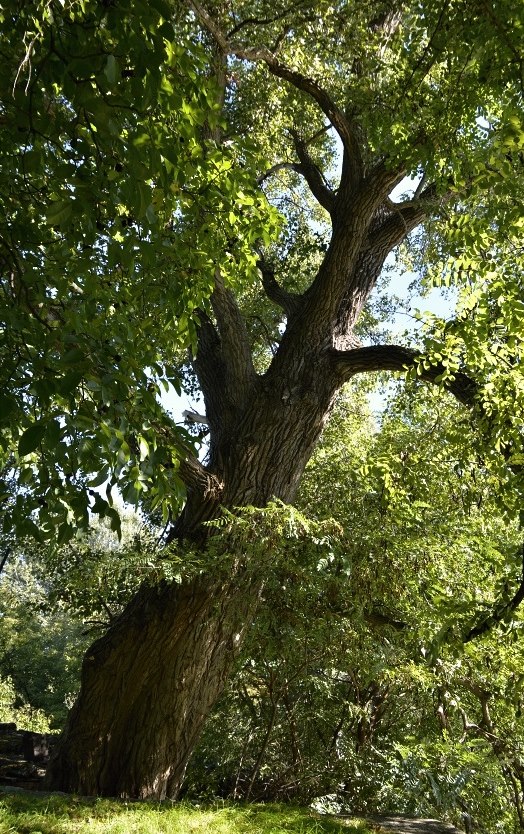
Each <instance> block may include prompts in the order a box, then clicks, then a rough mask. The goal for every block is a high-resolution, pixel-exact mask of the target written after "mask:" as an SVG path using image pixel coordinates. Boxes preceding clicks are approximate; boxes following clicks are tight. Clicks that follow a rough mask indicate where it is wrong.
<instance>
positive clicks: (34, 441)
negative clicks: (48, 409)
mask: <svg viewBox="0 0 524 834" xmlns="http://www.w3.org/2000/svg"><path fill="white" fill-rule="evenodd" d="M46 429H47V423H46V422H41V423H34V424H33V425H32V426H30V427H29V428H28V429H26V430H25V432H24V433H23V435H22V436H21V438H20V440H19V441H18V454H19V455H20V456H21V457H23V456H24V455H29V454H31V452H34V450H35V449H36V448H37V447H38V446H39V444H40V443H41V441H42V439H43V437H44V435H45V433H46Z"/></svg>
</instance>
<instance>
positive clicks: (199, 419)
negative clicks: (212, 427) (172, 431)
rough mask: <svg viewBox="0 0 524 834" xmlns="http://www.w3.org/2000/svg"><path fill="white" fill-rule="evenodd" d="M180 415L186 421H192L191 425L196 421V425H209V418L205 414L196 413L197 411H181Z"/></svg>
mask: <svg viewBox="0 0 524 834" xmlns="http://www.w3.org/2000/svg"><path fill="white" fill-rule="evenodd" d="M182 417H183V418H184V420H186V421H187V422H188V423H193V425H194V424H195V423H196V424H197V425H203V426H209V420H208V418H207V417H206V416H205V414H198V412H197V411H187V410H186V411H183V412H182Z"/></svg>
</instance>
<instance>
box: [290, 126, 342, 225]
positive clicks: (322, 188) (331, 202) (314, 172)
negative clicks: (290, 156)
mask: <svg viewBox="0 0 524 834" xmlns="http://www.w3.org/2000/svg"><path fill="white" fill-rule="evenodd" d="M290 133H291V136H292V137H293V143H294V145H295V150H296V152H297V156H298V158H299V160H300V166H299V168H298V170H299V172H300V173H301V174H303V175H304V178H305V180H306V182H307V184H308V185H309V188H310V189H311V193H312V194H313V196H314V197H315V199H316V200H318V202H319V203H320V205H321V206H322V207H323V208H325V209H326V211H328V212H329V214H331V213H332V212H333V208H334V206H335V195H334V193H333V191H332V190H331V189H330V188H329V186H328V185H327V184H326V181H325V180H324V177H323V176H322V173H321V171H320V169H319V168H318V167H317V165H315V163H314V162H313V160H312V159H311V157H310V155H309V153H308V150H307V144H306V142H305V141H304V139H303V138H302V137H301V136H300V134H299V133H298V132H297V131H296V130H291V131H290Z"/></svg>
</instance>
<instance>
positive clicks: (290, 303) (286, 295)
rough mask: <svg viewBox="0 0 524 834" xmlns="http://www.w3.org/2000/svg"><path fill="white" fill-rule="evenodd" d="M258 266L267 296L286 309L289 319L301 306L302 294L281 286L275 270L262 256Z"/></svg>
mask: <svg viewBox="0 0 524 834" xmlns="http://www.w3.org/2000/svg"><path fill="white" fill-rule="evenodd" d="M258 268H259V270H260V274H261V276H262V286H263V287H264V292H265V293H266V295H267V297H268V298H269V299H270V300H271V301H274V302H275V304H277V305H278V306H279V307H281V308H282V309H283V310H284V312H285V314H286V316H287V317H288V319H289V318H291V316H293V315H294V314H295V313H296V312H297V311H298V309H299V307H300V296H299V295H296V294H295V293H291V292H288V291H287V290H285V289H284V288H283V287H281V286H280V284H279V283H278V281H277V279H276V278H275V270H274V269H273V267H272V266H271V265H270V264H268V262H267V261H266V260H264V258H262V257H260V258H259V261H258Z"/></svg>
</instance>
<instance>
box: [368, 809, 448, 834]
mask: <svg viewBox="0 0 524 834" xmlns="http://www.w3.org/2000/svg"><path fill="white" fill-rule="evenodd" d="M365 819H366V821H367V822H370V823H372V824H374V825H378V826H380V829H383V830H384V831H388V832H390V831H391V832H395V834H463V832H462V831H460V830H459V829H458V828H455V826H453V825H450V824H449V823H445V822H439V821H438V820H432V819H419V818H416V817H403V816H397V815H393V814H392V815H386V816H383V815H381V814H373V815H372V816H366V818H365Z"/></svg>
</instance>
